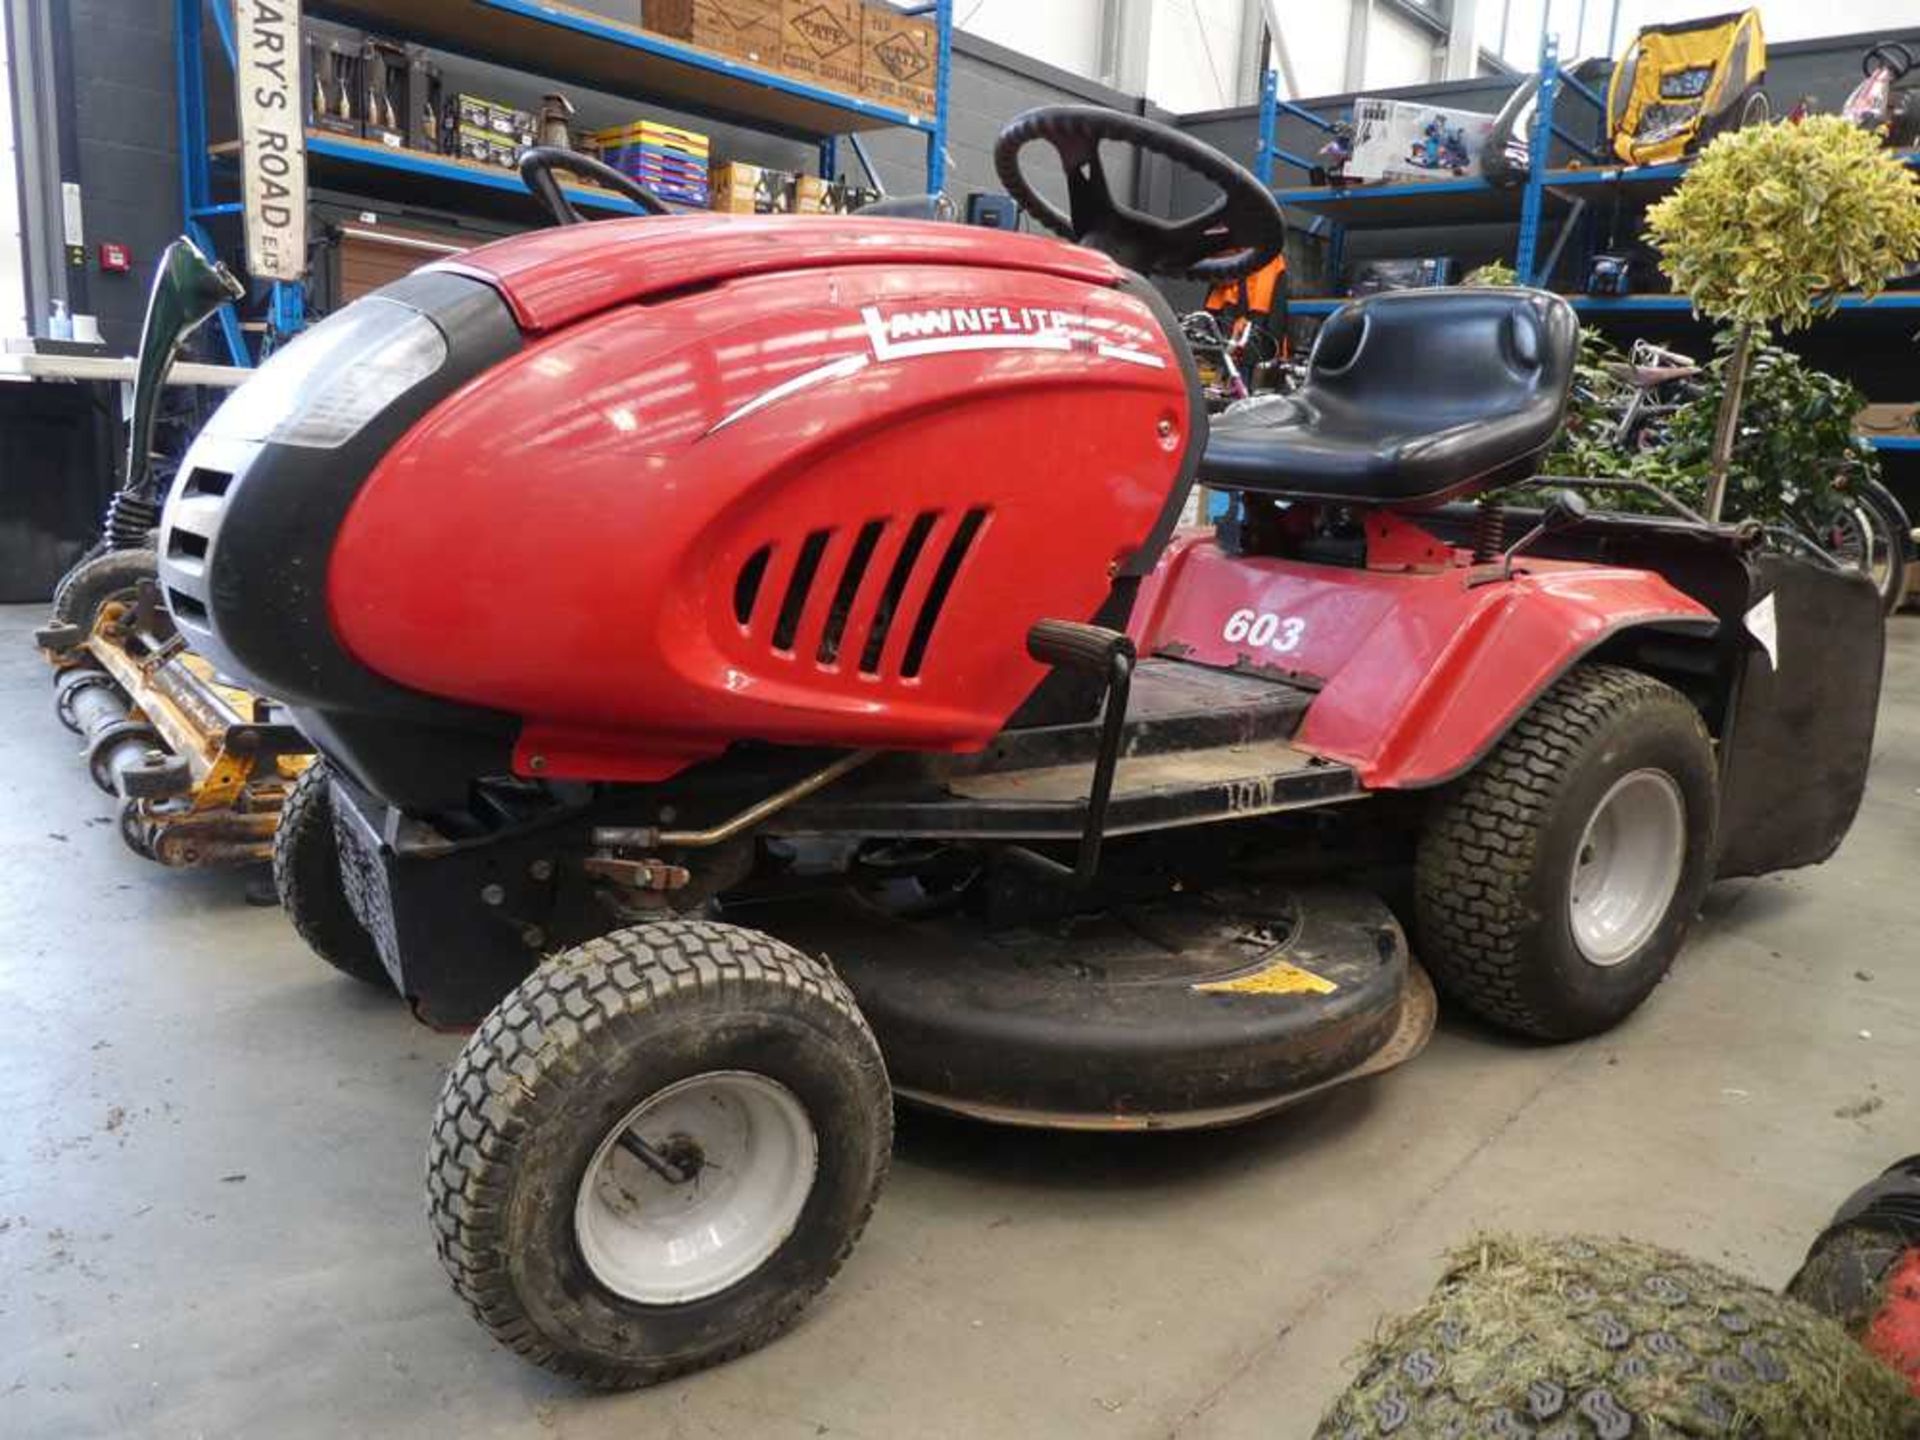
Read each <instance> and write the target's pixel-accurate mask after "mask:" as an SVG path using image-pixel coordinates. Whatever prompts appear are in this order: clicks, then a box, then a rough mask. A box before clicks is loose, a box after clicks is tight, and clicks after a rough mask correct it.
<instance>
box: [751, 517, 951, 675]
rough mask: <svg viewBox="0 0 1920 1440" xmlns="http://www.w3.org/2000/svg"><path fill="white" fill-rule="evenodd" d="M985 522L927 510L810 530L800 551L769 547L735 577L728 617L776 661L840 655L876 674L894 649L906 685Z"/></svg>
mask: <svg viewBox="0 0 1920 1440" xmlns="http://www.w3.org/2000/svg"><path fill="white" fill-rule="evenodd" d="M988 514H989V512H988V511H987V510H986V509H985V508H977V509H972V510H967V511H964V512H962V513H960V514H959V515H958V516H950V515H949V514H948V513H947V512H944V511H940V510H923V511H921V512H920V513H919V514H918V515H915V516H913V517H912V518H911V519H907V518H906V517H904V516H889V517H886V518H883V519H878V520H868V521H866V522H865V523H864V524H862V525H860V526H859V527H858V528H857V529H853V528H842V527H838V526H830V527H827V528H825V529H820V530H812V531H809V532H808V533H807V534H806V535H805V536H804V537H802V538H801V540H800V541H799V543H798V544H791V543H787V542H781V541H772V542H769V543H768V544H765V545H762V546H761V547H760V548H759V549H758V550H755V551H754V552H753V554H751V555H749V556H748V557H747V560H746V563H745V564H743V565H742V566H741V567H740V571H739V573H738V574H737V575H736V576H735V577H734V584H733V615H734V619H735V620H737V621H738V622H739V623H740V625H741V627H742V628H743V629H744V630H746V632H747V633H748V635H750V636H752V637H754V638H756V639H761V638H763V639H764V640H765V642H766V644H767V645H768V647H769V648H770V649H772V650H774V651H775V652H776V653H778V654H780V655H783V656H787V657H791V658H795V659H798V658H803V657H804V658H808V659H811V660H812V661H813V662H814V663H815V664H817V665H819V666H821V667H823V668H825V667H834V666H838V665H839V664H840V663H841V661H842V658H843V657H846V658H851V659H853V660H854V661H855V663H856V665H857V667H858V669H859V671H860V673H861V674H864V675H876V676H877V675H880V674H881V673H883V667H885V666H886V665H887V663H888V657H889V651H890V649H892V650H894V651H896V652H897V654H898V659H897V661H895V662H894V663H895V667H896V669H897V673H898V674H899V676H900V678H902V679H905V680H912V679H914V678H916V677H917V676H919V674H920V673H921V671H922V670H923V669H924V667H925V665H926V661H927V655H928V651H929V649H930V647H931V646H932V644H933V641H934V638H935V636H936V635H937V634H938V632H939V627H940V617H941V616H942V614H944V613H945V611H946V608H947V603H948V601H949V600H950V599H951V598H952V595H953V588H954V582H955V581H956V580H957V579H958V578H959V575H960V569H961V566H962V565H963V564H964V563H965V561H966V558H967V555H968V553H969V552H970V551H971V550H972V549H973V546H974V543H975V542H976V541H977V540H978V539H979V537H980V531H981V529H982V527H984V526H985V524H986V522H987V517H988ZM902 635H904V636H905V640H904V643H896V644H895V645H894V646H891V647H890V646H889V643H888V642H889V641H890V640H893V641H896V642H898V641H899V637H900V636H902Z"/></svg>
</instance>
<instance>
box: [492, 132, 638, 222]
mask: <svg viewBox="0 0 1920 1440" xmlns="http://www.w3.org/2000/svg"><path fill="white" fill-rule="evenodd" d="M556 170H564V171H566V172H567V173H568V174H569V175H577V176H579V177H580V178H581V179H582V180H587V181H591V182H592V183H593V184H595V185H598V186H600V187H601V188H602V189H606V190H612V191H614V192H615V193H616V194H620V195H624V196H626V197H627V199H629V200H631V201H633V203H634V204H636V205H638V206H639V207H640V208H641V209H642V210H644V211H646V213H647V214H649V215H671V214H672V213H673V212H672V210H670V209H669V208H668V207H667V202H666V201H664V200H662V199H661V198H660V197H659V196H658V195H656V194H654V193H653V192H652V191H651V190H649V189H647V187H646V186H644V185H642V184H640V183H639V182H638V181H636V180H633V179H631V178H630V177H628V176H625V175H622V174H621V173H620V172H619V171H618V170H616V169H614V168H613V167H612V166H611V165H603V164H602V163H601V162H600V161H598V160H596V159H594V158H593V157H592V156H591V155H582V154H581V153H580V152H579V151H577V150H562V149H561V148H560V147H559V146H557V145H536V146H534V147H533V148H532V149H530V150H524V151H522V152H521V154H520V178H521V180H522V181H524V182H525V184H526V187H527V189H529V190H531V191H532V192H533V198H534V199H536V200H538V201H539V202H540V203H541V204H542V205H543V206H545V207H546V211H547V213H548V214H549V215H551V216H552V217H553V223H554V224H556V225H578V224H580V223H582V222H583V221H584V220H585V219H586V217H585V216H584V215H582V214H581V213H580V212H579V211H578V210H576V209H574V208H573V202H572V201H571V200H569V199H567V197H566V192H564V191H563V190H561V188H560V182H559V181H558V180H556V179H554V178H553V172H554V171H556Z"/></svg>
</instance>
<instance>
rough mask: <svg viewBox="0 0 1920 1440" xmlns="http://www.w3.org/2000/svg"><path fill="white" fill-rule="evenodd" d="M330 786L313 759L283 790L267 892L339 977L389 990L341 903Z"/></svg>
mask: <svg viewBox="0 0 1920 1440" xmlns="http://www.w3.org/2000/svg"><path fill="white" fill-rule="evenodd" d="M330 784H331V776H330V774H329V772H328V769H327V762H326V761H324V760H315V761H314V762H313V763H312V764H311V765H309V766H308V767H307V768H306V769H305V770H303V771H301V772H300V778H299V779H297V780H295V781H294V782H293V786H292V788H291V789H290V790H289V791H288V792H287V799H286V803H285V804H284V805H282V806H281V807H280V822H279V824H278V825H277V826H275V828H274V832H273V888H274V889H275V891H277V892H278V893H279V896H280V908H281V909H282V910H285V911H286V912H287V918H288V919H289V920H291V921H293V928H294V929H295V930H297V931H298V932H299V934H300V938H301V939H302V940H304V941H306V942H307V947H308V948H309V949H311V950H312V951H313V953H314V954H316V955H318V956H319V957H320V958H321V959H322V960H324V961H326V962H327V963H328V964H329V965H331V966H333V968H334V969H336V970H338V971H339V972H340V973H341V974H343V975H351V976H352V977H353V978H354V979H355V980H359V981H361V982H362V983H364V984H367V985H379V986H381V987H383V988H385V987H389V986H391V985H392V983H393V981H392V979H391V978H390V977H389V976H388V974H387V967H386V965H385V964H383V963H382V962H381V959H380V950H379V947H378V946H376V945H375V944H374V942H373V936H372V935H370V934H368V933H367V927H366V926H364V925H362V924H361V923H360V917H359V916H357V915H355V914H354V913H353V907H352V905H350V904H349V903H348V901H347V891H346V886H345V884H344V882H343V881H342V878H341V874H340V842H339V840H337V839H336V838H335V837H334V833H333V792H332V789H331V788H330Z"/></svg>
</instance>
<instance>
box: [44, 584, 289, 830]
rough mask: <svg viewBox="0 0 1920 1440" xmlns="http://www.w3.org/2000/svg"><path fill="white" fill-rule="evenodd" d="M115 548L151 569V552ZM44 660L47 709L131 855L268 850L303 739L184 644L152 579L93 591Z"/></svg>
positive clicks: (263, 704) (267, 707) (268, 705)
mask: <svg viewBox="0 0 1920 1440" xmlns="http://www.w3.org/2000/svg"><path fill="white" fill-rule="evenodd" d="M126 554H127V555H128V556H129V557H130V558H131V557H138V559H140V560H143V561H145V562H146V564H147V565H148V567H149V568H150V567H151V563H152V552H151V551H134V552H126ZM93 563H96V564H97V563H98V562H97V561H96V562H93ZM84 568H85V567H82V569H83V570H84ZM50 658H51V659H52V660H53V662H54V665H55V668H56V673H57V678H56V681H55V686H54V710H55V713H56V714H58V715H59V717H60V720H61V722H62V723H63V724H65V725H66V726H67V728H68V729H70V730H72V731H74V732H75V733H76V734H78V735H79V736H80V737H81V738H82V739H83V740H84V741H85V742H86V747H87V748H86V762H87V770H88V773H89V774H90V775H91V776H92V777H93V782H94V784H96V785H98V786H99V787H100V788H101V789H102V790H104V791H106V792H107V793H108V794H109V795H112V796H114V797H116V798H117V799H118V800H119V801H120V807H121V808H120V834H121V836H122V838H124V839H125V840H126V842H127V844H128V846H129V847H131V848H132V849H133V851H134V852H135V853H136V854H139V855H143V856H145V857H146V858H147V859H150V860H157V861H158V862H159V863H161V864H162V865H168V866H176V867H190V866H199V865H228V864H247V863H256V864H257V863H260V862H264V861H267V860H270V859H271V858H272V856H273V832H274V827H275V824H276V822H277V820H278V817H279V814H280V807H281V805H282V803H283V802H284V800H285V799H286V796H287V792H288V788H289V787H290V786H291V785H292V783H293V781H294V780H295V779H296V778H297V777H298V776H299V774H300V772H301V771H302V770H303V769H305V768H306V766H307V765H308V764H310V763H311V761H312V750H311V747H310V746H309V745H308V743H307V742H306V740H305V739H304V738H303V737H302V736H301V734H300V732H299V731H298V730H296V729H294V728H293V726H292V725H291V724H289V723H288V722H287V720H286V717H285V716H284V715H279V714H276V713H275V711H274V709H273V707H272V706H271V705H270V704H268V703H267V702H264V701H262V700H260V699H259V698H258V697H256V696H254V695H252V694H251V693H249V692H248V691H245V690H243V689H241V688H240V687H238V686H235V685H232V684H229V683H226V682H225V681H223V680H222V679H221V677H220V676H219V675H218V674H216V673H215V671H214V669H213V667H212V666H211V665H209V664H208V663H207V662H206V661H205V660H204V659H202V658H201V657H200V656H198V655H195V654H193V653H192V652H191V651H189V650H188V649H187V648H186V644H185V642H184V641H183V640H182V639H181V638H180V636H179V635H178V633H177V632H176V631H175V629H174V627H173V623H172V619H171V617H170V616H169V615H168V614H167V612H166V611H165V609H164V608H163V607H162V606H161V605H160V603H159V592H158V590H157V589H156V588H155V586H154V584H153V582H152V580H151V578H149V579H146V580H145V581H141V582H136V583H135V585H134V586H133V587H132V588H131V589H130V590H127V591H123V592H121V593H120V594H118V595H115V596H113V597H110V598H108V599H106V600H104V601H103V602H102V603H101V604H100V606H99V608H98V610H97V611H96V612H95V616H94V623H93V627H92V629H91V630H90V631H89V632H88V634H87V637H86V639H85V640H83V641H82V642H81V643H80V644H79V645H78V646H75V647H70V648H65V649H62V650H59V651H54V652H50Z"/></svg>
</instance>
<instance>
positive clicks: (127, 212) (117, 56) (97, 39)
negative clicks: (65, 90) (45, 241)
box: [36, 0, 180, 353]
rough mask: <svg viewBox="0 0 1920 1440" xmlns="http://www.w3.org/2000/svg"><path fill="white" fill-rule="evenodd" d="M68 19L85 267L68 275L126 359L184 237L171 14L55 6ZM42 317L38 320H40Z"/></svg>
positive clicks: (139, 1)
mask: <svg viewBox="0 0 1920 1440" xmlns="http://www.w3.org/2000/svg"><path fill="white" fill-rule="evenodd" d="M50 3H51V4H52V6H53V7H54V10H55V15H56V18H57V16H58V11H59V9H61V8H65V9H66V11H67V12H68V15H69V17H70V26H69V36H70V42H69V43H70V45H71V53H72V56H73V90H72V94H71V99H72V111H71V115H72V120H73V132H74V138H75V140H76V142H77V159H78V164H79V180H80V185H81V193H82V203H83V206H84V210H85V219H86V236H87V264H86V268H85V272H84V274H83V275H81V276H78V277H76V276H75V275H74V274H73V273H72V272H69V275H68V283H69V285H70V286H73V285H75V283H76V280H77V281H78V285H79V286H80V287H84V289H85V291H86V300H85V302H84V303H81V302H80V301H79V300H78V298H77V297H76V303H75V309H76V310H87V309H91V311H92V312H93V313H94V314H96V315H98V316H99V317H100V320H101V328H102V329H103V330H104V331H105V332H106V336H107V339H108V340H109V341H110V342H112V343H113V344H114V345H115V346H116V347H118V348H119V349H120V350H121V351H122V352H123V353H127V352H131V350H132V349H133V346H134V344H135V343H136V341H137V340H138V339H139V334H140V317H141V315H142V313H143V312H144V311H145V309H146V301H147V285H148V282H149V281H150V280H151V278H152V275H153V266H154V263H155V262H156V261H157V260H158V259H159V257H160V252H161V251H162V250H163V249H165V248H166V246H167V243H168V242H169V241H171V240H172V239H173V238H174V236H176V235H178V234H179V233H180V198H179V196H180V181H179V173H180V172H179V149H178V146H179V138H178V120H177V111H176V108H175V104H174V84H173V8H172V6H171V5H170V4H168V3H167V0H50ZM102 240H117V241H119V242H120V243H121V244H123V245H126V246H127V247H129V248H130V249H131V250H132V252H133V256H134V261H135V269H134V273H133V274H131V275H108V274H103V273H101V271H100V270H99V267H98V263H97V259H96V257H97V256H98V254H99V245H100V242H101V241H102ZM37 318H38V317H36V319H37Z"/></svg>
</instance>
